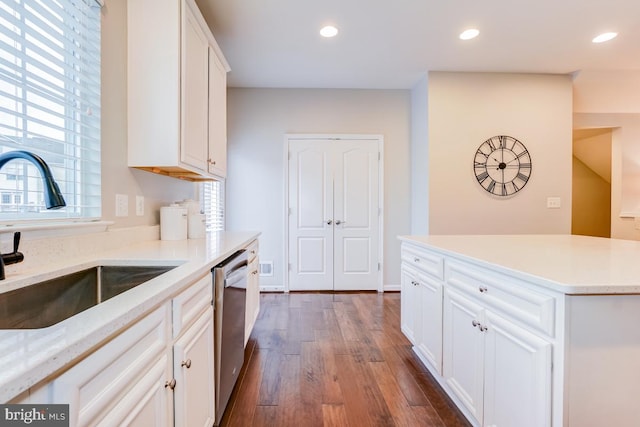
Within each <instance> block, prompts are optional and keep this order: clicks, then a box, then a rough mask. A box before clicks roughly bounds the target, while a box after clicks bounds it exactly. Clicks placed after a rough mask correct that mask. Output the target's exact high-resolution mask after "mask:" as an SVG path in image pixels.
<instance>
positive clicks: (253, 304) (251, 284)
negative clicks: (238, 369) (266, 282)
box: [244, 256, 260, 347]
mask: <svg viewBox="0 0 640 427" xmlns="http://www.w3.org/2000/svg"><path fill="white" fill-rule="evenodd" d="M258 269H259V264H258V257H257V256H256V257H255V258H254V259H253V261H251V263H249V276H248V277H247V305H246V311H245V318H244V345H245V347H246V345H247V341H249V337H250V336H251V331H252V330H253V326H254V325H255V323H256V319H257V318H258V314H259V312H260V277H259V270H258Z"/></svg>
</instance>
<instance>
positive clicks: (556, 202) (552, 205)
mask: <svg viewBox="0 0 640 427" xmlns="http://www.w3.org/2000/svg"><path fill="white" fill-rule="evenodd" d="M560 206H561V203H560V197H547V208H549V209H559V208H560Z"/></svg>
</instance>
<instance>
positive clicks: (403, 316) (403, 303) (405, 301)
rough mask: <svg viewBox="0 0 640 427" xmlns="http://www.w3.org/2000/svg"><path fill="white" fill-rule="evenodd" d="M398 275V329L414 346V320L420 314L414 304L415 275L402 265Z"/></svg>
mask: <svg viewBox="0 0 640 427" xmlns="http://www.w3.org/2000/svg"><path fill="white" fill-rule="evenodd" d="M400 274H401V279H400V329H401V330H402V332H403V333H404V335H405V336H406V337H407V338H408V339H409V341H411V343H412V344H414V345H415V343H416V334H415V329H416V318H417V317H418V313H419V312H420V311H419V310H417V309H416V308H417V307H416V304H415V295H416V293H417V292H416V286H415V283H416V275H417V273H416V272H415V271H414V270H412V269H410V268H408V267H405V266H404V265H403V266H402V269H401V273H400Z"/></svg>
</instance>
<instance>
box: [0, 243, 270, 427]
mask: <svg viewBox="0 0 640 427" xmlns="http://www.w3.org/2000/svg"><path fill="white" fill-rule="evenodd" d="M258 235H259V233H257V232H219V233H209V234H208V235H207V237H206V238H203V239H194V240H181V241H162V240H150V241H145V242H142V243H138V244H133V245H128V246H127V247H123V248H120V249H116V250H109V251H104V252H97V253H93V254H89V255H86V256H81V257H74V258H73V259H61V260H59V261H57V262H55V263H45V264H43V265H42V266H41V267H37V268H31V269H30V270H29V271H28V272H24V273H22V274H17V275H16V274H14V275H11V276H8V277H7V280H5V281H4V282H2V283H0V292H9V291H11V290H14V289H18V288H22V287H25V286H29V285H30V284H33V283H39V282H42V281H46V280H48V279H51V278H54V277H59V276H62V275H65V274H69V273H73V272H75V271H80V270H83V269H85V268H90V267H94V266H97V265H118V266H121V265H132V266H133V265H145V266H150V265H163V266H174V267H175V268H172V269H171V270H169V271H168V272H166V273H164V274H162V275H160V276H158V277H156V278H153V279H151V280H149V281H147V282H144V283H143V284H141V285H138V286H137V287H135V288H133V289H130V290H128V291H126V292H124V293H122V294H120V295H117V296H115V297H113V298H111V299H109V300H107V301H104V302H101V303H100V304H97V305H95V306H94V307H91V308H89V309H87V310H85V311H82V312H80V313H78V314H76V315H74V316H72V317H70V318H68V319H66V320H63V321H61V322H59V323H56V324H54V325H52V326H49V327H45V328H41V329H14V330H0V343H1V345H0V364H1V366H2V369H0V402H20V403H25V402H28V403H71V404H72V406H73V405H74V404H79V403H78V402H81V403H85V402H83V399H85V398H86V395H82V393H80V395H77V394H76V395H73V393H71V395H70V396H69V397H68V398H69V400H72V401H69V400H67V401H59V402H58V401H57V400H56V399H59V396H56V395H54V394H56V393H58V392H57V391H52V390H53V389H47V387H49V385H50V384H54V385H55V384H56V382H58V384H59V385H60V387H58V389H57V390H59V389H63V390H67V389H68V390H72V389H73V387H71V384H70V383H69V384H70V386H69V387H64V384H65V381H69V378H68V377H70V376H69V375H67V374H68V373H69V372H73V371H74V369H76V368H75V367H74V365H76V366H81V367H82V369H84V371H83V370H82V369H80V370H78V369H76V370H78V372H79V373H78V372H74V377H73V379H74V380H75V379H77V378H78V375H80V374H81V376H83V381H85V380H86V381H85V384H89V383H90V381H93V379H94V378H97V377H99V376H100V375H104V374H101V373H100V372H88V371H87V368H86V367H83V364H84V365H87V366H90V365H92V364H93V365H95V366H98V364H99V363H101V361H103V360H106V359H105V358H110V357H115V355H113V354H110V353H113V352H112V351H111V352H109V351H105V352H103V353H104V354H102V355H99V357H98V356H95V354H98V353H100V351H101V350H102V349H103V348H107V347H108V346H111V345H112V344H114V343H118V340H121V341H122V342H121V343H119V345H121V346H122V348H123V349H125V350H126V352H129V353H131V354H130V355H129V356H130V358H131V360H133V361H134V362H136V363H138V365H139V366H137V368H140V369H144V370H146V369H149V372H151V371H153V369H154V367H155V366H156V365H157V366H158V369H157V370H156V371H155V373H156V374H158V375H157V376H158V378H159V379H161V380H162V384H161V385H160V387H159V388H158V390H160V391H162V390H163V389H164V387H163V385H164V381H165V380H170V379H171V372H172V369H171V367H172V362H171V361H172V359H176V360H177V362H178V363H180V360H178V359H177V354H178V353H177V351H178V350H184V351H185V352H188V351H190V350H191V349H192V348H191V347H189V345H190V344H191V341H185V340H186V339H187V338H193V342H196V343H199V342H202V343H206V342H207V340H208V339H209V338H208V336H209V334H208V332H207V333H205V332H202V331H205V329H207V328H212V325H210V323H212V321H211V322H208V321H206V316H208V318H209V319H212V317H211V316H212V315H211V313H209V311H212V308H211V295H212V294H211V293H212V289H211V268H212V267H213V266H215V265H216V264H218V263H219V262H221V261H222V260H224V259H226V258H228V257H229V256H230V255H232V254H233V253H235V252H236V251H237V250H239V249H242V248H246V247H248V246H249V245H250V244H251V243H252V242H255V241H256V239H257V237H258ZM254 245H255V243H254ZM252 247H253V246H252ZM256 249H257V246H256ZM207 306H208V309H207ZM204 313H206V316H205V314H204ZM145 322H146V323H145ZM132 325H141V326H136V327H137V328H138V329H137V330H135V328H134V327H132ZM191 327H193V328H191ZM145 328H146V329H145ZM198 328H199V329H198ZM188 329H193V330H194V332H193V333H194V334H196V333H199V334H201V335H202V336H203V337H206V338H203V339H202V340H201V341H198V339H200V338H199V337H200V335H198V336H194V337H185V336H184V335H185V331H186V330H188ZM196 329H197V330H196ZM131 331H134V332H135V333H134V332H131ZM127 334H129V335H128V338H127ZM136 334H138V335H136ZM122 337H125V338H126V339H125V338H122ZM127 339H128V341H127ZM212 339H213V335H212V333H211V338H210V340H212ZM123 340H124V341H123ZM145 340H146V341H145ZM183 344H184V345H183ZM136 346H137V347H136ZM136 348H138V349H139V350H140V352H139V353H140V354H143V353H144V358H141V357H138V356H140V354H138V353H136V354H133V350H132V349H136ZM203 348H205V350H204V352H205V354H206V352H207V351H210V352H212V351H213V345H212V343H211V345H210V346H209V344H205V345H204V346H203ZM209 349H210V350H209ZM136 351H137V350H136ZM174 353H175V354H176V357H173V354H174ZM129 356H127V357H129ZM92 358H93V359H92ZM165 359H167V360H165ZM124 360H125V359H123V360H115V361H114V362H113V363H111V362H109V363H110V365H108V366H109V368H111V367H112V365H113V366H114V367H116V368H117V371H116V372H117V373H116V374H114V372H113V369H112V372H111V373H110V374H109V375H112V376H113V377H114V378H117V377H118V376H119V375H120V376H122V377H123V379H122V381H123V382H124V381H126V380H127V376H129V379H128V381H130V378H132V377H131V375H134V376H135V375H138V373H137V372H135V371H134V372H128V371H127V369H129V365H128V364H127V363H125V362H124ZM86 361H90V363H88V362H86ZM105 363H107V362H105ZM194 363H195V362H194ZM118 364H120V365H118ZM163 364H164V365H163ZM116 365H118V366H116ZM152 365H153V366H152ZM185 365H187V366H186V368H189V367H190V365H191V360H190V359H189V362H188V363H186V362H185ZM105 366H107V365H106V364H105ZM149 366H152V367H151V368H148V367H149ZM178 366H180V365H178ZM71 367H73V368H72V369H70V368H71ZM193 369H194V368H192V369H191V370H192V371H193ZM210 369H213V364H212V366H211V367H210ZM87 372H88V373H87ZM140 375H142V374H140ZM65 376H66V377H67V378H65ZM149 378H150V377H149V376H144V377H142V378H139V379H136V380H135V383H136V384H141V383H142V382H144V381H145V380H147V379H149ZM61 379H64V381H62V380H61ZM205 380H207V381H208V380H209V379H207V378H206V377H205ZM101 381H102V380H101ZM105 381H108V379H105ZM98 383H99V381H98ZM174 384H175V382H174ZM81 385H82V384H80V386H81ZM170 385H171V381H168V384H167V386H170ZM73 386H74V387H75V386H77V384H73ZM80 386H78V387H80ZM111 386H112V384H111V383H109V387H111ZM109 387H105V389H104V390H101V391H100V393H103V394H108V393H109V392H110V390H109ZM140 387H141V386H140ZM116 388H117V387H113V390H112V391H113V392H114V393H115V394H117V393H116V391H117V390H116ZM183 388H184V386H183ZM142 391H144V390H142ZM158 396H160V394H159V393H156V394H155V397H154V396H151V397H150V400H149V401H150V402H153V399H155V400H156V401H157V402H160V403H162V399H165V400H166V399H167V397H166V396H165V397H162V399H160V400H158V399H159V397H158ZM112 397H113V398H114V399H115V396H112ZM196 397H197V396H196ZM74 399H75V400H74ZM129 403H135V402H133V401H131V402H129ZM165 403H166V402H165ZM155 406H156V407H161V406H164V405H159V404H156V405H155ZM118 408H120V409H118ZM94 409H95V408H94ZM121 409H122V408H121V407H120V406H117V405H116V406H114V407H113V408H111V409H110V411H111V412H114V413H115V412H117V410H121ZM72 412H73V409H72ZM123 414H124V412H123ZM89 415H91V411H89V410H88V412H87V414H85V416H87V417H88V416H89ZM185 416H188V414H186V415H185ZM76 417H77V415H76ZM80 417H82V414H80ZM161 417H162V418H163V419H164V418H166V423H167V424H166V425H170V423H172V422H173V410H171V411H170V412H169V413H165V414H162V416H161ZM176 417H177V415H176ZM87 419H90V418H87ZM76 423H77V424H78V425H80V424H82V423H81V422H79V421H78V420H77V419H73V414H72V424H73V425H76ZM142 425H144V424H142ZM163 425H164V424H163Z"/></svg>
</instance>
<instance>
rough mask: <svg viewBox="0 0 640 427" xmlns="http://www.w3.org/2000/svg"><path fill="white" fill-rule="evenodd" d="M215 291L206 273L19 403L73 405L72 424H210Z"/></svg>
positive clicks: (185, 426)
mask: <svg viewBox="0 0 640 427" xmlns="http://www.w3.org/2000/svg"><path fill="white" fill-rule="evenodd" d="M212 291H213V289H212V278H211V274H210V273H207V274H206V275H205V276H203V277H201V278H200V279H199V280H196V281H195V282H193V284H192V285H191V286H189V287H187V288H186V289H185V290H183V291H182V292H181V293H180V294H178V295H176V296H175V297H174V298H173V299H172V300H167V301H166V302H164V303H163V304H162V305H161V306H160V307H158V308H157V309H155V310H154V311H153V312H151V313H150V314H148V315H146V316H145V317H143V318H142V319H141V320H138V321H137V322H135V323H134V324H133V325H132V326H130V327H128V328H127V329H126V330H125V331H124V332H121V333H120V334H119V335H117V336H115V337H114V338H113V339H111V340H110V341H109V342H107V343H106V344H104V345H103V346H102V347H100V348H98V349H97V350H95V351H94V352H93V353H91V354H89V355H88V356H87V357H85V358H84V359H82V360H81V361H80V362H78V363H76V364H75V365H73V366H72V367H70V368H69V369H68V370H66V371H65V372H64V373H62V374H61V375H59V376H57V377H56V378H54V379H52V380H50V381H47V382H44V383H42V384H40V385H38V386H35V387H32V388H31V389H30V390H29V393H28V397H23V398H22V400H21V401H23V402H29V403H61V404H69V418H70V419H69V425H70V426H71V427H80V426H106V427H109V426H117V427H120V426H139V427H147V426H155V427H163V426H167V427H169V426H178V427H198V426H203V427H204V426H211V425H213V422H214V387H215V383H214V366H215V364H214V358H213V349H214V346H213V307H212V305H211V301H212ZM172 320H173V321H172ZM172 331H173V333H172Z"/></svg>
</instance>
